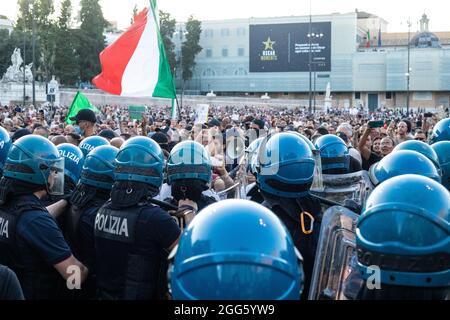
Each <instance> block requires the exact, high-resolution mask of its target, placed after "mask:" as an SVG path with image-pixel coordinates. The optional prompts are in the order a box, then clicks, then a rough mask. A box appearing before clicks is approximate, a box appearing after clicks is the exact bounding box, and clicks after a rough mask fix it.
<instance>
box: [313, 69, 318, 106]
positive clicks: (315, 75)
mask: <svg viewBox="0 0 450 320" xmlns="http://www.w3.org/2000/svg"><path fill="white" fill-rule="evenodd" d="M316 78H317V70H316V65H315V64H314V91H313V99H314V114H315V113H316Z"/></svg>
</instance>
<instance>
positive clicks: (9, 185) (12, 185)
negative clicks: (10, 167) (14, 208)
mask: <svg viewBox="0 0 450 320" xmlns="http://www.w3.org/2000/svg"><path fill="white" fill-rule="evenodd" d="M42 190H45V185H42V186H41V185H37V184H31V183H27V182H24V181H20V180H15V179H10V178H7V177H3V178H2V179H1V180H0V205H3V204H5V203H7V202H8V201H9V200H10V198H11V197H13V196H22V195H28V194H33V193H34V192H38V191H42Z"/></svg>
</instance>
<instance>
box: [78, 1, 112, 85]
mask: <svg viewBox="0 0 450 320" xmlns="http://www.w3.org/2000/svg"><path fill="white" fill-rule="evenodd" d="M80 18H81V26H80V33H79V42H78V43H79V45H78V49H77V51H78V56H79V58H80V59H79V65H80V77H81V81H83V82H84V81H91V80H92V78H94V77H95V76H96V75H97V74H99V73H100V71H101V66H100V60H99V54H100V52H101V51H103V49H104V48H105V37H104V36H103V30H104V29H105V28H106V27H107V26H108V25H109V24H108V22H107V21H106V20H105V18H104V17H103V12H102V8H101V6H100V4H99V0H81V10H80Z"/></svg>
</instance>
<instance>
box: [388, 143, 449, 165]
mask: <svg viewBox="0 0 450 320" xmlns="http://www.w3.org/2000/svg"><path fill="white" fill-rule="evenodd" d="M400 150H411V151H415V152H418V153H420V154H422V155H424V156H425V157H427V158H428V159H429V160H430V161H431V162H432V163H433V164H434V165H435V166H436V169H437V170H438V171H440V170H441V167H440V165H439V157H438V155H437V153H436V151H434V150H433V148H432V147H431V146H429V145H428V144H426V143H425V142H422V141H416V140H409V141H405V142H402V143H400V144H399V145H398V146H396V147H395V148H394V150H393V151H392V152H393V153H394V152H397V151H400Z"/></svg>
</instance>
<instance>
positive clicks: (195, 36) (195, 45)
mask: <svg viewBox="0 0 450 320" xmlns="http://www.w3.org/2000/svg"><path fill="white" fill-rule="evenodd" d="M186 32H187V34H186V41H184V42H183V45H182V48H181V50H182V55H183V80H184V81H187V80H190V79H192V76H193V69H194V67H195V64H196V63H195V58H196V57H197V55H198V54H199V53H200V52H201V51H202V49H203V48H202V47H201V46H200V44H199V43H200V36H201V34H202V26H201V22H200V21H198V20H196V19H194V17H193V16H190V17H189V19H188V21H187V23H186Z"/></svg>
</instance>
